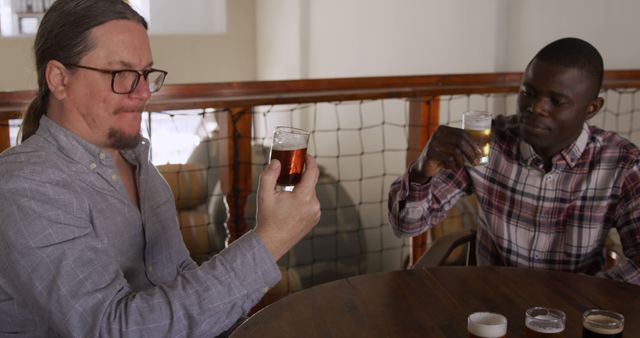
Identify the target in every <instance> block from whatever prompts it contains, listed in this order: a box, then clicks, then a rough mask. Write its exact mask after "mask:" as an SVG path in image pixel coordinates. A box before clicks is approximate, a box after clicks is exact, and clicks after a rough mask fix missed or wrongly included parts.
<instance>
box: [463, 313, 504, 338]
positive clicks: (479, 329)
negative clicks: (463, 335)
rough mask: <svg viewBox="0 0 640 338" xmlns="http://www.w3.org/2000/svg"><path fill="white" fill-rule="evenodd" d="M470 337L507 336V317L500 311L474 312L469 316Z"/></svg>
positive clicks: (500, 337)
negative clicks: (499, 312)
mask: <svg viewBox="0 0 640 338" xmlns="http://www.w3.org/2000/svg"><path fill="white" fill-rule="evenodd" d="M467 332H469V338H505V337H506V336H507V318H506V317H505V316H503V315H501V314H498V313H492V312H474V313H472V314H470V315H469V317H468V318H467Z"/></svg>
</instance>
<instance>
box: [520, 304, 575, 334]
mask: <svg viewBox="0 0 640 338" xmlns="http://www.w3.org/2000/svg"><path fill="white" fill-rule="evenodd" d="M566 318H567V316H566V315H565V314H564V312H562V311H560V310H558V309H552V308H546V307H532V308H529V309H527V311H526V313H525V320H524V322H525V329H524V330H525V331H524V336H525V338H544V337H549V338H551V337H553V338H564V337H565V334H564V328H565V321H566Z"/></svg>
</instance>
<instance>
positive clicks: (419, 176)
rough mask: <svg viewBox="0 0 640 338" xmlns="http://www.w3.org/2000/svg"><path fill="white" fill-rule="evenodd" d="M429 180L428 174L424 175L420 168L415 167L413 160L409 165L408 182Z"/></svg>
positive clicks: (419, 182)
mask: <svg viewBox="0 0 640 338" xmlns="http://www.w3.org/2000/svg"><path fill="white" fill-rule="evenodd" d="M429 180H431V177H430V176H425V175H424V174H423V173H422V172H421V171H420V170H417V169H416V164H415V162H414V163H412V164H411V165H410V166H409V182H410V183H418V184H425V183H427V182H429Z"/></svg>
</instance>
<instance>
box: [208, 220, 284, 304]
mask: <svg viewBox="0 0 640 338" xmlns="http://www.w3.org/2000/svg"><path fill="white" fill-rule="evenodd" d="M220 254H222V255H225V256H227V255H229V256H235V257H233V258H232V257H227V258H230V259H229V261H231V262H236V263H237V265H236V267H237V268H238V270H237V271H236V275H237V277H238V278H240V279H242V280H244V281H243V282H242V283H243V284H244V288H245V289H246V290H262V291H263V292H264V290H268V288H270V287H273V286H274V285H276V283H278V281H279V280H280V278H281V275H280V269H279V268H278V264H277V263H276V261H274V259H273V256H272V255H271V253H270V252H269V250H267V248H266V247H265V246H264V244H263V243H262V241H261V240H260V238H258V235H257V234H256V233H255V231H253V230H250V231H248V232H247V233H245V234H244V235H243V236H242V237H240V238H238V239H237V240H235V241H234V242H233V243H231V245H229V247H228V248H226V249H225V250H223V251H222V252H221V253H220Z"/></svg>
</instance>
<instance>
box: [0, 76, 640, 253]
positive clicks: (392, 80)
mask: <svg viewBox="0 0 640 338" xmlns="http://www.w3.org/2000/svg"><path fill="white" fill-rule="evenodd" d="M520 79H521V73H486V74H457V75H431V76H393V77H362V78H339V79H314V80H293V81H257V82H231V83H208V84H185V85H167V86H165V87H164V88H163V89H162V90H161V91H160V92H158V93H156V94H155V95H154V96H153V97H152V98H151V100H150V101H149V103H148V104H147V110H148V111H151V112H155V111H164V110H174V109H194V108H223V109H225V111H226V114H222V115H224V116H223V118H222V120H221V121H218V122H219V124H220V126H221V128H220V133H221V135H220V139H221V140H224V142H226V144H223V145H222V147H221V149H222V150H223V153H222V154H221V157H220V160H221V161H222V162H223V163H219V165H221V167H224V168H227V169H226V170H223V172H222V174H221V177H220V179H221V182H222V188H223V193H224V194H225V198H226V201H227V205H228V206H229V208H230V210H229V214H228V219H227V222H226V226H227V229H228V232H229V236H228V239H227V241H228V242H231V241H233V240H235V239H236V238H237V237H238V236H240V235H242V234H243V233H244V232H245V231H246V224H245V220H244V217H243V215H244V205H245V202H246V198H247V197H248V195H249V193H250V192H251V191H252V187H251V185H252V179H251V175H250V174H249V173H251V168H250V163H251V150H250V147H251V123H252V121H251V112H252V110H253V107H255V106H257V105H277V104H290V103H309V102H336V101H347V100H371V99H385V98H405V99H407V100H408V101H409V110H410V111H409V113H410V114H409V116H410V121H408V122H409V125H410V127H409V133H408V135H409V136H408V137H409V140H408V144H409V145H410V147H409V149H408V152H407V158H406V161H407V163H410V162H411V161H413V160H414V159H415V158H416V157H417V156H418V154H419V152H420V150H421V148H422V147H423V146H424V144H426V141H427V140H428V139H429V137H430V136H431V134H432V132H433V131H434V130H435V128H436V127H437V126H438V125H439V120H438V119H439V107H440V104H439V97H440V96H441V95H456V94H477V93H486V94H492V93H514V92H517V90H518V88H519V85H520ZM611 88H640V70H619V71H607V72H606V73H605V82H604V89H611ZM33 96H34V92H33V91H19V92H0V150H2V149H5V148H8V147H9V144H10V142H9V141H10V140H9V132H8V129H9V128H8V122H7V121H8V120H9V119H13V118H19V117H20V112H21V111H22V110H23V109H24V108H25V107H26V105H27V104H28V103H29V101H30V100H31V98H32V97H33ZM425 245H426V237H425V236H418V237H415V238H414V240H413V248H412V259H414V260H415V258H416V257H419V256H420V255H421V254H422V253H423V252H424V250H425Z"/></svg>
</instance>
